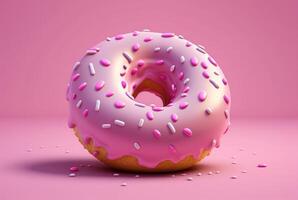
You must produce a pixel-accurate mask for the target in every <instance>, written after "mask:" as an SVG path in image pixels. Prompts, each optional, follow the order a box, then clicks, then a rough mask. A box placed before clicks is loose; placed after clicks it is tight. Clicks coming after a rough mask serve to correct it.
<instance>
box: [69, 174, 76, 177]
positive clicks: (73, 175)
mask: <svg viewBox="0 0 298 200" xmlns="http://www.w3.org/2000/svg"><path fill="white" fill-rule="evenodd" d="M68 176H69V177H75V176H77V175H76V174H75V173H70V174H68Z"/></svg>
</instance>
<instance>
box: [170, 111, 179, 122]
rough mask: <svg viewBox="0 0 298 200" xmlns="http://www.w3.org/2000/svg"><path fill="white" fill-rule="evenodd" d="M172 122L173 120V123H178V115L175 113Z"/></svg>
mask: <svg viewBox="0 0 298 200" xmlns="http://www.w3.org/2000/svg"><path fill="white" fill-rule="evenodd" d="M171 120H172V122H177V121H178V115H177V114H176V113H173V114H172V115H171Z"/></svg>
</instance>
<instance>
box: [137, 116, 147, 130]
mask: <svg viewBox="0 0 298 200" xmlns="http://www.w3.org/2000/svg"><path fill="white" fill-rule="evenodd" d="M144 121H145V120H144V119H143V118H141V119H140V120H139V123H138V127H139V128H142V127H143V125H144Z"/></svg>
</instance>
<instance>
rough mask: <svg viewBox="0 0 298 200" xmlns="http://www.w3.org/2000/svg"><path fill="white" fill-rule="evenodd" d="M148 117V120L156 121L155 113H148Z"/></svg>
mask: <svg viewBox="0 0 298 200" xmlns="http://www.w3.org/2000/svg"><path fill="white" fill-rule="evenodd" d="M146 116H147V118H148V119H149V120H153V119H154V115H153V112H151V111H148V112H147V113H146Z"/></svg>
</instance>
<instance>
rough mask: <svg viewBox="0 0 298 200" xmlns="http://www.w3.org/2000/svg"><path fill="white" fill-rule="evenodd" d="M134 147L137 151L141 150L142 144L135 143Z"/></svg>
mask: <svg viewBox="0 0 298 200" xmlns="http://www.w3.org/2000/svg"><path fill="white" fill-rule="evenodd" d="M133 146H134V148H135V149H136V150H139V149H140V148H141V146H140V144H139V143H138V142H134V143H133Z"/></svg>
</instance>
